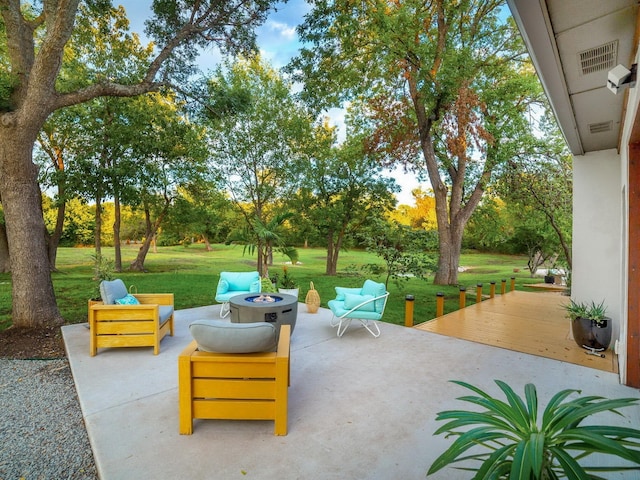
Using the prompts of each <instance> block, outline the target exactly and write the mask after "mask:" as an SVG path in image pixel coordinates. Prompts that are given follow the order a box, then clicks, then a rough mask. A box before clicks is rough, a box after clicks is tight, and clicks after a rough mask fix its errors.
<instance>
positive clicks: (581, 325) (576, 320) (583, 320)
mask: <svg viewBox="0 0 640 480" xmlns="http://www.w3.org/2000/svg"><path fill="white" fill-rule="evenodd" d="M565 309H566V311H567V318H569V319H570V320H571V332H572V333H573V338H574V340H575V341H576V343H577V344H578V345H579V346H581V347H583V348H586V349H587V350H590V351H593V352H601V351H603V350H606V349H607V348H609V344H610V343H611V318H609V317H607V315H606V313H607V307H606V306H605V305H604V300H603V301H602V302H600V303H599V304H596V303H595V302H593V301H592V302H591V303H590V304H588V303H582V302H576V301H574V300H571V301H570V302H569V303H568V304H567V305H566V306H565Z"/></svg>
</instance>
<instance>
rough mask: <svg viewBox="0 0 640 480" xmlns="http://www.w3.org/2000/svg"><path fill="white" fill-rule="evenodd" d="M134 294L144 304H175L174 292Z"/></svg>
mask: <svg viewBox="0 0 640 480" xmlns="http://www.w3.org/2000/svg"><path fill="white" fill-rule="evenodd" d="M133 296H134V297H136V298H137V299H138V301H139V302H140V303H142V304H149V303H157V304H158V305H173V293H136V294H134V295H133Z"/></svg>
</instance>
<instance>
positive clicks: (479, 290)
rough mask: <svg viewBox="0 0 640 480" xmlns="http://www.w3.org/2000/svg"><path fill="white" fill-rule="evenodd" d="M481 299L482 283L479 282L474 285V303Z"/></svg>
mask: <svg viewBox="0 0 640 480" xmlns="http://www.w3.org/2000/svg"><path fill="white" fill-rule="evenodd" d="M481 301H482V284H481V283H479V284H477V285H476V303H480V302H481Z"/></svg>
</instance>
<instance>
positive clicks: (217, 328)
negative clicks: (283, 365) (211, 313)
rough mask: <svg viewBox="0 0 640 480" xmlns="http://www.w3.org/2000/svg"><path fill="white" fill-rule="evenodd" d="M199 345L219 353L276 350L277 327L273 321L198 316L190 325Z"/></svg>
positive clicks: (208, 350) (207, 350)
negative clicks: (231, 320)
mask: <svg viewBox="0 0 640 480" xmlns="http://www.w3.org/2000/svg"><path fill="white" fill-rule="evenodd" d="M189 330H190V331H191V335H192V336H193V339H194V340H195V341H196V343H197V344H198V349H199V350H202V351H205V352H219V353H255V352H273V351H275V350H276V347H277V340H276V337H277V335H276V334H277V331H276V327H275V326H274V325H273V324H272V323H267V322H255V323H230V322H227V321H224V320H196V321H195V322H193V323H192V324H191V325H189Z"/></svg>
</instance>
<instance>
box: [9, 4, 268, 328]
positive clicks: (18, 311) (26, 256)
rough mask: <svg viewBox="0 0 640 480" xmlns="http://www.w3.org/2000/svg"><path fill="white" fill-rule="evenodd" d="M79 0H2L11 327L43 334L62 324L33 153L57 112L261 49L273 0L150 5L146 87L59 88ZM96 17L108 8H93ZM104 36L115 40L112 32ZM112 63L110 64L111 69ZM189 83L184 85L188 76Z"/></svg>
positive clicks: (101, 79) (97, 77)
mask: <svg viewBox="0 0 640 480" xmlns="http://www.w3.org/2000/svg"><path fill="white" fill-rule="evenodd" d="M79 3H80V2H79V0H70V1H66V2H59V1H56V0H42V1H40V2H35V3H34V4H33V5H32V6H24V5H23V4H22V2H18V1H14V0H0V15H1V19H2V20H1V24H2V26H1V28H0V45H1V47H0V54H2V60H1V61H0V65H1V66H2V67H1V75H0V85H2V88H1V89H0V90H1V91H2V92H3V93H2V95H3V96H2V98H1V99H0V104H1V105H2V108H1V109H0V110H1V111H0V192H1V195H2V205H3V209H4V215H5V222H6V230H7V241H8V246H9V252H10V255H11V259H12V263H11V267H12V320H13V324H14V325H15V326H19V327H36V326H45V325H57V324H60V323H62V322H63V319H62V318H61V316H60V313H59V311H58V308H57V305H56V299H55V295H54V291H53V284H52V281H51V274H50V271H49V262H48V256H47V246H46V241H45V227H44V220H43V217H42V207H41V196H40V188H39V184H38V172H37V169H36V168H35V166H34V164H33V159H32V154H33V146H34V143H35V141H36V138H37V136H38V132H39V131H40V130H41V128H42V126H43V125H44V123H45V121H46V120H47V118H48V117H49V115H51V114H52V113H53V112H55V111H56V110H59V109H61V108H64V107H68V106H71V105H77V104H80V103H84V102H87V101H89V100H91V99H93V98H97V97H100V96H120V97H126V96H135V95H139V94H142V93H146V92H150V91H155V90H158V89H159V88H161V87H163V86H166V85H168V84H169V82H170V80H171V78H178V79H180V80H183V79H184V75H185V74H188V73H189V72H190V70H189V68H188V67H189V66H190V65H191V64H192V62H193V60H194V58H195V56H196V55H197V49H196V48H194V47H196V46H200V47H205V46H207V47H211V46H212V44H214V45H218V46H219V47H221V48H222V50H223V52H225V53H226V52H235V51H247V50H251V49H254V48H255V37H254V33H253V28H254V27H255V26H256V25H258V24H260V23H261V22H263V21H264V19H265V17H266V15H267V13H268V11H269V9H270V7H271V5H272V3H273V2H272V1H271V0H250V1H246V0H231V1H227V2H218V1H196V0H174V1H160V0H156V1H154V2H153V11H154V15H153V18H151V19H150V21H149V22H148V27H147V30H148V33H149V34H150V36H151V37H152V38H154V39H155V40H156V42H157V43H156V50H155V52H157V53H156V54H155V56H154V57H153V58H152V59H150V61H149V62H148V63H146V65H145V66H144V69H143V72H142V75H141V78H140V79H131V80H128V81H122V82H119V81H117V80H114V79H112V78H111V77H110V75H109V70H108V68H105V69H102V70H101V69H100V68H99V67H100V66H99V65H93V66H92V67H95V71H94V75H87V76H83V77H80V78H77V79H76V84H74V85H70V84H66V85H65V84H62V83H61V82H59V80H60V79H61V77H60V72H61V68H62V66H63V64H66V62H68V61H70V60H69V59H68V58H67V57H65V47H66V45H67V44H68V43H69V41H70V39H71V37H72V34H73V32H74V28H75V25H74V22H75V20H76V15H77V13H78V5H79ZM85 5H87V7H88V8H90V9H91V11H92V12H93V14H94V15H96V16H99V15H103V14H104V13H105V12H107V11H109V10H110V9H112V8H113V7H112V6H111V2H110V1H106V0H92V1H90V2H86V3H85ZM105 35H106V36H108V35H109V32H106V33H105ZM105 65H108V62H105ZM181 75H182V77H181Z"/></svg>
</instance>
